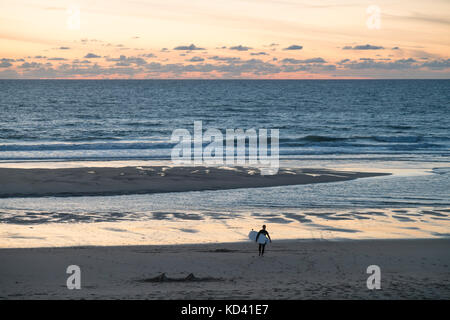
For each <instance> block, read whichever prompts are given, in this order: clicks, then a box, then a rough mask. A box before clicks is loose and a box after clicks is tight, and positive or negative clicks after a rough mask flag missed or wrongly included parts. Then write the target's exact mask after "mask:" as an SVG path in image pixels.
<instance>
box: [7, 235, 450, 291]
mask: <svg viewBox="0 0 450 320" xmlns="http://www.w3.org/2000/svg"><path fill="white" fill-rule="evenodd" d="M449 247H450V240H449V239H414V240H358V241H320V240H315V241H295V240H293V241H277V240H276V239H274V241H273V243H272V244H268V245H267V248H266V254H265V256H264V257H258V253H257V245H256V244H255V243H251V242H239V243H228V244H224V243H213V244H193V245H176V246H105V247H98V246H97V247H95V246H94V247H89V246H87V247H69V248H31V249H0V261H2V263H1V265H0V288H1V290H0V298H2V299H449V298H450V268H449V265H450V251H449V250H448V249H449ZM69 265H77V266H79V267H80V270H81V289H79V290H77V289H73V290H69V289H67V287H66V280H67V278H68V277H69V274H66V269H67V267H68V266H69ZM370 265H377V266H379V267H380V270H381V289H379V290H377V289H374V290H369V289H368V288H367V286H366V281H367V278H368V277H369V276H370V274H367V273H366V270H367V267H368V266H370Z"/></svg>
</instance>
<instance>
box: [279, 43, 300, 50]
mask: <svg viewBox="0 0 450 320" xmlns="http://www.w3.org/2000/svg"><path fill="white" fill-rule="evenodd" d="M302 49H303V46H300V45H298V44H293V45H291V46H289V47H287V48H284V49H283V50H302Z"/></svg>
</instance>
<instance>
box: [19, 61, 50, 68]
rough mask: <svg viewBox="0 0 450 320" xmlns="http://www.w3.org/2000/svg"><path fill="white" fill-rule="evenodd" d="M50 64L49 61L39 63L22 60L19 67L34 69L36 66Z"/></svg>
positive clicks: (40, 66)
mask: <svg viewBox="0 0 450 320" xmlns="http://www.w3.org/2000/svg"><path fill="white" fill-rule="evenodd" d="M50 66H52V64H51V63H49V62H48V63H45V64H43V63H40V62H24V63H22V64H21V65H20V66H19V68H21V69H36V68H43V67H50Z"/></svg>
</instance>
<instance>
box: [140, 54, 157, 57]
mask: <svg viewBox="0 0 450 320" xmlns="http://www.w3.org/2000/svg"><path fill="white" fill-rule="evenodd" d="M141 56H142V57H145V58H156V55H154V54H153V53H145V54H141Z"/></svg>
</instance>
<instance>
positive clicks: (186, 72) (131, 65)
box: [0, 0, 450, 79]
mask: <svg viewBox="0 0 450 320" xmlns="http://www.w3.org/2000/svg"><path fill="white" fill-rule="evenodd" d="M449 53H450V0H429V1H424V0H400V1H399V0H388V1H387V0H378V1H369V0H324V1H320V0H308V1H307V0H160V1H156V0H135V1H128V0H121V1H118V0H96V1H94V0H91V1H82V0H71V1H65V0H54V1H50V0H40V1H32V0H2V1H1V2H0V79H16V78H19V79H35V78H44V79H61V78H67V79H234V78H242V79H360V78H361V79H373V78H407V79H409V78H439V79H440V78H444V79H449V78H450V59H449V58H450V54H449Z"/></svg>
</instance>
